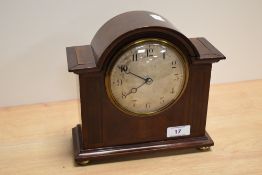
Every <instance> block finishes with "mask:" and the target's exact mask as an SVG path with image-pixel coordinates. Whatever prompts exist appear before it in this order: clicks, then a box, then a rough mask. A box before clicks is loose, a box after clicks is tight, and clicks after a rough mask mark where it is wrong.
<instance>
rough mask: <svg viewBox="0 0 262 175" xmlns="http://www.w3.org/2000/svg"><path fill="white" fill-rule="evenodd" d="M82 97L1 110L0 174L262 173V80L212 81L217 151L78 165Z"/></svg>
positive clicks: (210, 124) (210, 121)
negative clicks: (75, 136) (76, 132)
mask: <svg viewBox="0 0 262 175" xmlns="http://www.w3.org/2000/svg"><path fill="white" fill-rule="evenodd" d="M77 123H80V111H79V103H78V101H77V100H72V101H65V102H57V103H46V104H35V105H27V106H18V107H7V108H1V109H0V125H1V127H0V155H1V156H0V174H1V175H2V174H20V175H23V174H53V175H54V174H74V175H81V174H105V175H109V174H114V175H122V174H136V175H140V174H157V175H159V174H165V175H167V174H179V175H184V174H185V175H188V174H199V175H203V174H238V175H239V174H245V175H246V174H262V166H261V162H262V129H261V126H262V80H256V81H246V82H239V83H230V84H221V85H212V86H211V89H210V97H209V108H208V117H207V130H208V131H209V133H210V135H212V138H213V140H214V141H215V146H214V147H212V150H211V151H207V152H199V151H195V150H183V151H174V152H168V153H154V154H152V155H148V156H144V155H143V156H135V157H133V158H128V159H125V158H121V159H120V158H118V159H113V160H110V161H106V162H103V164H102V163H100V162H95V163H93V164H90V165H89V166H85V167H75V166H74V161H73V149H72V135H71V128H72V127H74V126H75V125H76V124H77Z"/></svg>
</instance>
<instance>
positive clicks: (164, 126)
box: [67, 11, 225, 164]
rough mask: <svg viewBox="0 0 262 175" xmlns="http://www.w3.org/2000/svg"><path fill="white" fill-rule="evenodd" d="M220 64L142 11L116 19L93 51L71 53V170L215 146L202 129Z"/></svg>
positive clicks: (194, 41) (208, 48) (201, 41)
mask: <svg viewBox="0 0 262 175" xmlns="http://www.w3.org/2000/svg"><path fill="white" fill-rule="evenodd" d="M221 59H225V57H224V55H223V54H222V53H220V52H219V51H218V50H217V49H216V48H215V47H214V46H213V45H211V44H210V43H209V42H208V41H207V40H206V39H205V38H187V37H186V36H185V35H183V34H182V33H181V32H179V31H178V30H177V29H176V28H175V27H174V26H173V25H172V24H171V23H170V22H169V21H168V20H167V19H165V18H164V17H162V16H160V15H158V14H155V13H152V12H146V11H132V12H127V13H123V14H120V15H118V16H116V17H114V18H112V19H110V20H109V21H108V22H106V23H105V24H104V25H103V26H102V27H101V28H100V29H99V30H98V31H97V33H96V34H95V36H94V38H93V40H92V42H91V44H90V45H83V46H74V47H68V48H67V60H68V68H69V71H70V72H74V73H76V74H78V76H79V83H80V103H81V119H82V124H81V125H80V124H79V125H77V126H76V127H75V128H73V144H74V157H75V160H76V162H77V163H79V164H81V163H85V162H87V161H89V160H96V159H105V158H111V157H116V156H127V155H133V154H140V153H150V152H154V151H165V150H176V149H185V148H204V147H210V146H213V144H214V143H213V141H212V139H211V138H210V136H209V135H208V134H207V132H206V130H205V126H206V117H207V106H208V94H209V86H210V75H211V67H212V63H215V62H218V61H219V60H221Z"/></svg>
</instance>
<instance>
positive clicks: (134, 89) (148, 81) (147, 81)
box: [123, 78, 153, 98]
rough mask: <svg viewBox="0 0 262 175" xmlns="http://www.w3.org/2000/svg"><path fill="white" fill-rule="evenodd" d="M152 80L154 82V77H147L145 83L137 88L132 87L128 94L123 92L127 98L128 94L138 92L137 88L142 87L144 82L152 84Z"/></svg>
mask: <svg viewBox="0 0 262 175" xmlns="http://www.w3.org/2000/svg"><path fill="white" fill-rule="evenodd" d="M152 82H153V80H152V78H146V79H145V82H144V83H142V84H141V85H139V86H137V87H135V88H132V89H130V91H129V92H128V93H127V94H123V96H124V97H125V98H126V97H127V96H128V95H130V94H132V93H136V92H137V89H138V88H140V87H142V86H143V85H144V84H151V83H152Z"/></svg>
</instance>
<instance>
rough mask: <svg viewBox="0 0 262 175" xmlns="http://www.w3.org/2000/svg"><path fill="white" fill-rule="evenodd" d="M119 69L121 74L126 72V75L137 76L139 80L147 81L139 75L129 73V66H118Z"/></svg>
mask: <svg viewBox="0 0 262 175" xmlns="http://www.w3.org/2000/svg"><path fill="white" fill-rule="evenodd" d="M118 68H119V69H120V70H121V72H122V71H124V72H125V73H126V74H131V75H134V76H136V77H138V78H140V79H142V80H144V81H146V78H143V77H141V76H139V75H137V74H134V73H133V72H131V71H129V70H128V68H127V66H126V67H121V66H118Z"/></svg>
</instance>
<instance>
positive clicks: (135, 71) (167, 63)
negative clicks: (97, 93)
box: [106, 39, 188, 116]
mask: <svg viewBox="0 0 262 175" xmlns="http://www.w3.org/2000/svg"><path fill="white" fill-rule="evenodd" d="M115 60H116V61H115V62H114V63H113V64H111V66H109V69H108V74H107V79H106V80H107V82H106V83H107V92H108V94H109V96H110V98H111V99H112V101H113V103H114V104H115V105H116V106H117V107H118V108H119V109H121V110H122V111H124V112H127V113H131V114H132V115H136V116H147V115H150V114H154V113H156V112H160V111H162V110H164V109H166V108H167V107H168V106H170V105H171V104H173V103H174V102H175V101H176V100H177V99H178V98H179V97H180V95H181V94H182V92H183V90H184V89H185V86H186V82H187V74H188V67H187V63H186V60H185V58H184V56H183V55H182V54H181V52H180V51H179V50H178V49H176V48H175V46H173V45H172V44H170V43H169V42H167V41H164V40H159V39H145V40H140V41H137V42H134V43H133V44H130V45H129V46H127V47H126V48H125V49H122V50H121V51H120V52H119V53H118V54H117V56H116V57H115Z"/></svg>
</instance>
